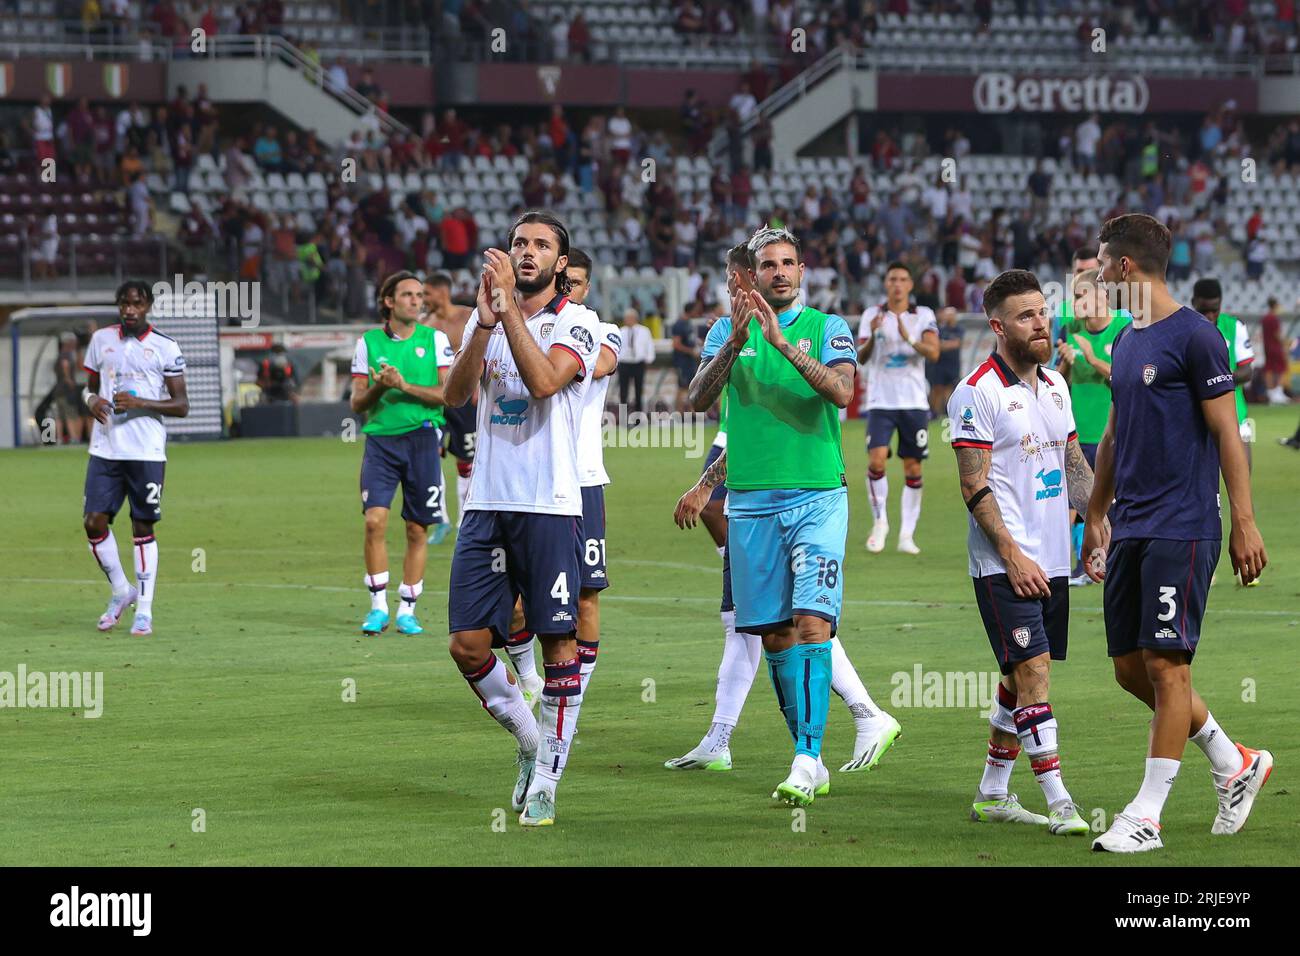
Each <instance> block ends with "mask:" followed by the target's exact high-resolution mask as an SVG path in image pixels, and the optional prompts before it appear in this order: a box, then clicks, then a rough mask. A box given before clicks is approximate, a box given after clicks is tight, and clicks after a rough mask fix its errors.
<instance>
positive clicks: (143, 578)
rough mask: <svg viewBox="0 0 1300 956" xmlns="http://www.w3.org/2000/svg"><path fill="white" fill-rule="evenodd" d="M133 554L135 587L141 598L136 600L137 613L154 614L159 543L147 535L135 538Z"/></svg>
mask: <svg viewBox="0 0 1300 956" xmlns="http://www.w3.org/2000/svg"><path fill="white" fill-rule="evenodd" d="M131 551H132V553H133V554H134V555H135V586H136V587H137V588H139V589H140V596H139V597H138V598H136V599H135V613H136V614H144V615H146V616H148V615H151V614H153V598H154V592H155V591H157V590H158V541H157V539H156V538H154V536H153V535H151V534H147V535H145V536H144V537H142V538H135V539H134V544H133V547H132V548H131Z"/></svg>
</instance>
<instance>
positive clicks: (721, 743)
mask: <svg viewBox="0 0 1300 956" xmlns="http://www.w3.org/2000/svg"><path fill="white" fill-rule="evenodd" d="M735 729H736V725H735V724H732V723H727V722H726V721H723V720H715V721H714V722H713V723H711V724H709V732H708V733H707V734H705V735H704V739H703V740H701V741H700V745H699V747H697V748H696V749H697V750H702V751H704V752H705V753H709V754H715V753H718V752H719V751H720V750H725V749H726V748H727V747H729V746H731V732H732V731H733V730H735Z"/></svg>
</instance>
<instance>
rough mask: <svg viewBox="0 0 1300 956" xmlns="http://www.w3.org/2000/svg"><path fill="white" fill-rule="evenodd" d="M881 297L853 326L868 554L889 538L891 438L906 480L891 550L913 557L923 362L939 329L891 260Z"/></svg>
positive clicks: (935, 351)
mask: <svg viewBox="0 0 1300 956" xmlns="http://www.w3.org/2000/svg"><path fill="white" fill-rule="evenodd" d="M885 296H886V299H885V302H884V303H882V304H880V305H873V306H871V307H869V308H868V309H867V310H866V311H864V312H863V313H862V321H861V322H860V323H859V324H858V361H859V362H863V363H865V364H866V366H867V494H868V496H869V497H870V499H871V514H872V518H873V524H872V526H871V535H870V536H869V537H868V538H867V550H868V551H870V552H872V553H873V554H875V553H879V552H880V551H883V550H884V549H885V536H886V535H888V534H889V516H888V514H887V512H886V506H887V505H888V503H889V479H888V478H886V477H885V462H886V461H887V460H888V458H889V455H890V447H889V446H890V443H891V442H892V441H893V440H894V432H898V455H899V457H900V458H902V459H903V479H904V481H905V482H906V486H905V487H904V488H903V522H902V526H901V527H900V528H899V530H898V550H899V551H902V552H903V553H905V554H920V553H921V551H920V549H919V548H918V547H917V546H916V542H915V541H913V536H914V535H915V533H916V522H917V519H918V518H920V517H921V462H922V461H924V460H925V458H926V457H927V456H928V455H929V453H930V452H929V449H928V447H927V445H928V443H929V439H930V432H929V425H930V398H929V395H930V386H929V383H928V382H926V380H925V363H926V362H927V361H929V362H936V361H938V359H939V323H938V322H937V321H936V320H935V317H934V312H933V311H932V310H931V309H928V308H926V307H925V306H923V305H922V306H916V307H913V306H912V304H911V296H912V273H911V271H910V270H909V269H908V268H907V266H905V265H903V263H901V262H891V263H890V264H889V268H888V269H886V270H885Z"/></svg>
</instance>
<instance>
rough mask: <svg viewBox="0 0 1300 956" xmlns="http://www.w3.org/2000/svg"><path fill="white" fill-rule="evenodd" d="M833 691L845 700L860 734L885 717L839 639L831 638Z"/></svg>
mask: <svg viewBox="0 0 1300 956" xmlns="http://www.w3.org/2000/svg"><path fill="white" fill-rule="evenodd" d="M831 690H833V691H835V693H837V694H839V695H840V697H842V698H843V699H844V703H845V706H847V707H848V708H849V713H851V714H852V715H853V725H854V728H855V729H856V730H857V732H858V733H863V732H864V731H867V730H869V729H871V727H872V725H873V724H874V723H875V722H876V721H877V720H879V719H880V718H881V717H883V716H884V714H883V712H882V711H881V710H880V709H879V708H877V707H876V703H875V701H873V700H872V699H871V695H870V694H868V693H867V687H866V685H865V684H863V683H862V678H861V677H859V676H858V672H857V671H856V670H855V669H854V667H853V662H852V661H850V660H849V655H848V654H846V653H845V651H844V645H843V644H841V643H840V639H839V638H838V637H832V638H831Z"/></svg>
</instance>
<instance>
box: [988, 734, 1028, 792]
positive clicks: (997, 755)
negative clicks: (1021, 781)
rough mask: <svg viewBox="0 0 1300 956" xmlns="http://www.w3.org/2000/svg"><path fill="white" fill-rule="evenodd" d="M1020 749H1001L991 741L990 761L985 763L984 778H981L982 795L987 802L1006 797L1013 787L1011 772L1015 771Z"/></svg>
mask: <svg viewBox="0 0 1300 956" xmlns="http://www.w3.org/2000/svg"><path fill="white" fill-rule="evenodd" d="M1018 756H1020V748H1019V747H1001V746H999V745H998V744H995V743H994V742H993V741H992V740H990V741H989V755H988V759H987V760H985V761H984V776H982V777H980V795H981V796H983V797H984V799H986V800H996V799H997V798H998V797H1005V796H1006V795H1007V792H1008V788H1009V787H1010V785H1011V771H1012V770H1013V769H1015V766H1016V758H1017V757H1018Z"/></svg>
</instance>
